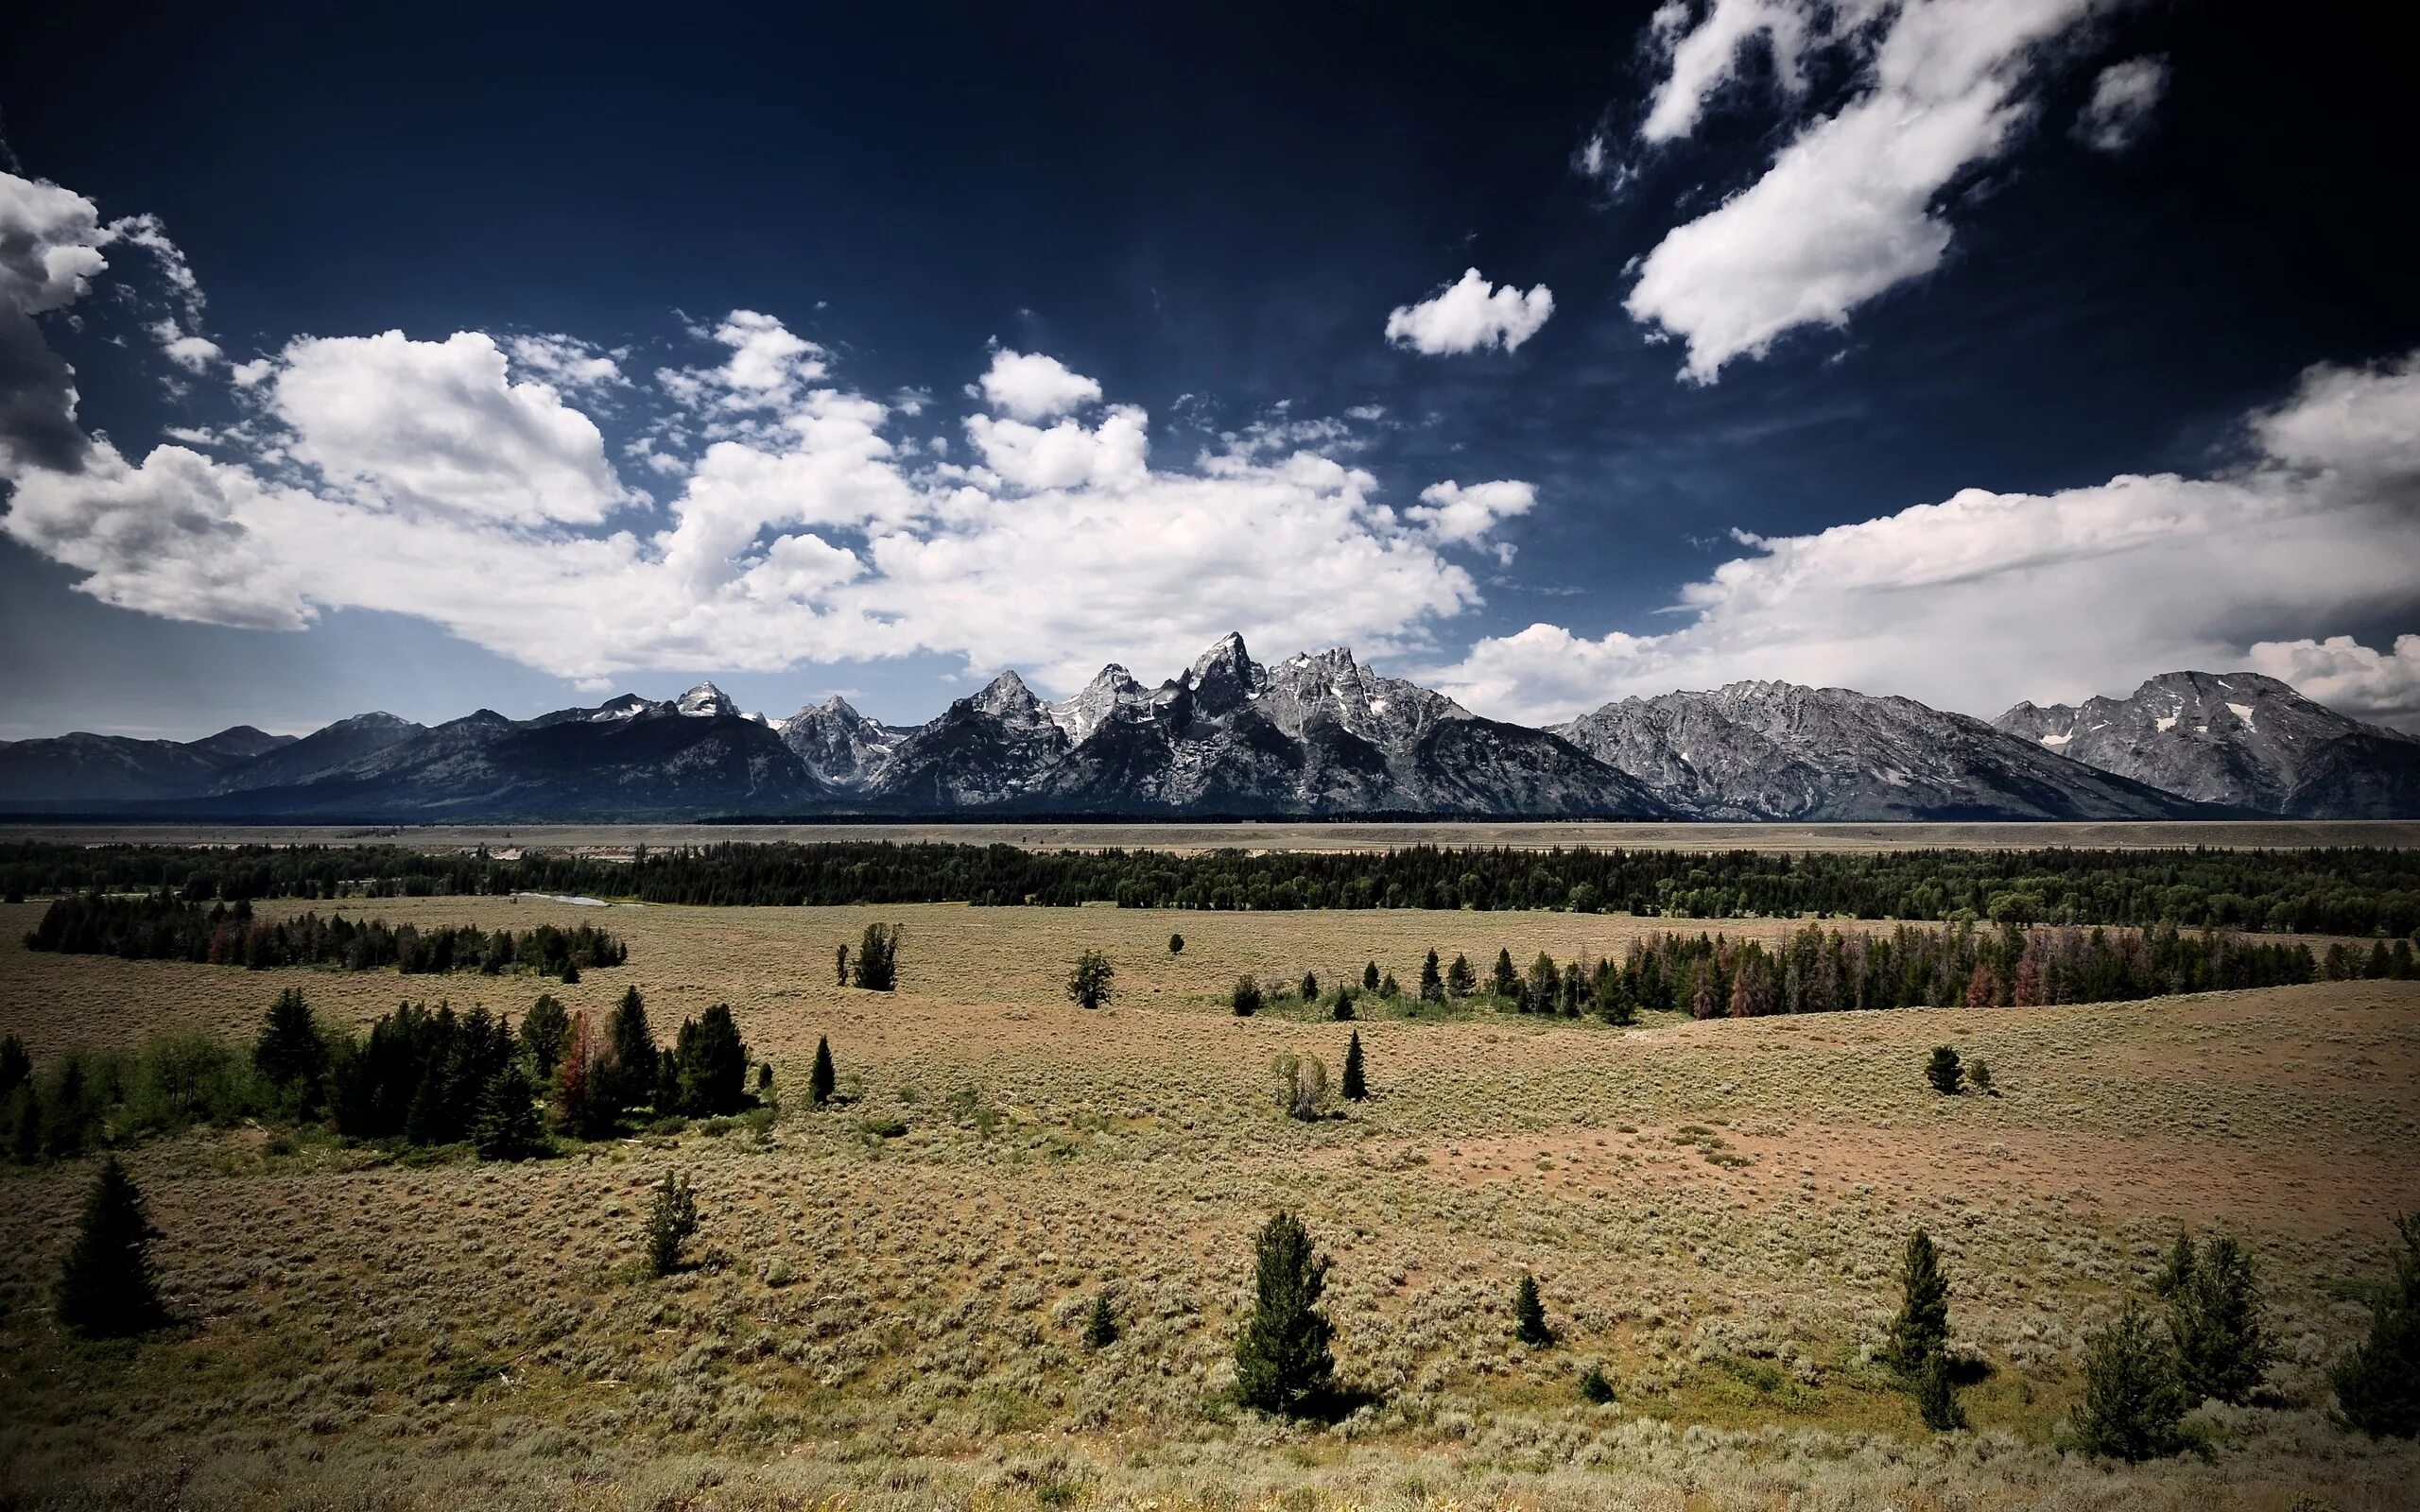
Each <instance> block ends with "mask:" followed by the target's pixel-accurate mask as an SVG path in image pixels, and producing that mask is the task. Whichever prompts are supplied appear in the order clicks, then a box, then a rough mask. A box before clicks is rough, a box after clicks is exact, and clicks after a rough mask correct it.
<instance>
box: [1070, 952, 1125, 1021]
mask: <svg viewBox="0 0 2420 1512" xmlns="http://www.w3.org/2000/svg"><path fill="white" fill-rule="evenodd" d="M1116 974H1117V968H1115V967H1114V966H1112V965H1110V964H1109V957H1108V956H1106V955H1103V954H1101V953H1100V952H1098V951H1086V952H1084V954H1081V955H1079V956H1077V957H1076V969H1075V970H1074V971H1071V972H1069V973H1068V974H1067V1001H1068V1002H1070V1003H1073V1004H1074V1005H1076V1006H1078V1007H1080V1008H1084V1009H1087V1010H1089V1009H1093V1008H1098V1007H1099V1006H1100V1005H1102V1004H1104V1003H1107V1002H1108V1001H1109V1000H1110V998H1111V997H1112V996H1113V995H1114V993H1113V991H1112V989H1111V988H1110V985H1109V984H1110V979H1111V978H1112V977H1114V976H1115V975H1116Z"/></svg>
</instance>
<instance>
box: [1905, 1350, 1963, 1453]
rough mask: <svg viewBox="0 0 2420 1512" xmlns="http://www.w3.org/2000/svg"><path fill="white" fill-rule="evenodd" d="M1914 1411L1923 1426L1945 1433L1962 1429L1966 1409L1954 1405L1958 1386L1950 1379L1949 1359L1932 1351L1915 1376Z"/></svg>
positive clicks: (1944, 1353)
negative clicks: (1922, 1367)
mask: <svg viewBox="0 0 2420 1512" xmlns="http://www.w3.org/2000/svg"><path fill="white" fill-rule="evenodd" d="M1915 1385H1916V1411H1917V1413H1918V1414H1919V1415H1921V1416H1922V1417H1923V1418H1924V1420H1925V1426H1926V1427H1927V1428H1929V1429H1931V1430H1932V1431H1933V1432H1934V1433H1936V1434H1946V1433H1949V1432H1951V1431H1952V1430H1954V1429H1959V1428H1963V1427H1965V1426H1966V1409H1965V1408H1963V1407H1962V1406H1960V1405H1959V1404H1958V1383H1956V1382H1955V1381H1953V1380H1951V1379H1950V1374H1949V1356H1948V1354H1947V1353H1946V1352H1945V1351H1941V1350H1936V1351H1934V1353H1933V1356H1932V1358H1930V1359H1928V1360H1927V1361H1926V1362H1925V1365H1924V1369H1923V1370H1922V1371H1920V1372H1918V1374H1917V1376H1916V1383H1915Z"/></svg>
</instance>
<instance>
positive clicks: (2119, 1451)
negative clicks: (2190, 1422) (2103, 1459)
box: [2076, 1302, 2187, 1464]
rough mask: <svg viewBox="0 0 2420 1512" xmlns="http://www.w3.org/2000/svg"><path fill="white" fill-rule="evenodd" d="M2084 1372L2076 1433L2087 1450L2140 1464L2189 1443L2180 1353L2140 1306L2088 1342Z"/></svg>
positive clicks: (2131, 1307)
mask: <svg viewBox="0 0 2420 1512" xmlns="http://www.w3.org/2000/svg"><path fill="white" fill-rule="evenodd" d="M2083 1371H2084V1382H2083V1409H2082V1411H2081V1413H2080V1414H2079V1416H2078V1418H2077V1425H2076V1437H2077V1442H2078V1443H2079V1444H2080V1445H2081V1446H2082V1447H2083V1450H2084V1452H2087V1453H2092V1454H2105V1455H2108V1456H2110V1457H2111V1458H2114V1459H2122V1460H2125V1461H2126V1462H2128V1463H2129V1464H2135V1463H2139V1462H2141V1461H2143V1460H2147V1459H2157V1458H2159V1457H2160V1456H2161V1455H2164V1454H2173V1453H2175V1452H2177V1451H2178V1450H2179V1449H2181V1448H2183V1447H2184V1442H2185V1440H2184V1435H2183V1434H2182V1433H2181V1432H2179V1430H2178V1424H2180V1423H2181V1422H2183V1421H2184V1418H2185V1412H2186V1408H2187V1401H2186V1400H2185V1389H2184V1387H2183V1386H2182V1385H2180V1384H2179V1383H2178V1382H2177V1379H2176V1354H2175V1351H2174V1350H2173V1349H2171V1348H2170V1347H2169V1342H2168V1340H2167V1339H2165V1338H2163V1337H2161V1336H2160V1332H2159V1330H2158V1326H2157V1325H2156V1324H2154V1323H2153V1322H2152V1320H2151V1318H2150V1316H2149V1315H2148V1314H2145V1313H2144V1312H2143V1310H2142V1308H2141V1307H2139V1306H2137V1305H2136V1304H2135V1303H2133V1302H2129V1303H2127V1304H2126V1311H2125V1312H2123V1313H2121V1314H2118V1319H2117V1321H2116V1322H2113V1323H2111V1324H2110V1325H2109V1326H2108V1327H2107V1328H2105V1329H2102V1330H2101V1331H2100V1332H2099V1333H2097V1334H2095V1335H2093V1336H2092V1337H2091V1338H2090V1339H2088V1340H2086V1341H2085V1344H2084V1362H2083Z"/></svg>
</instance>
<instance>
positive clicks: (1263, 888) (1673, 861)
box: [0, 841, 2420, 938]
mask: <svg viewBox="0 0 2420 1512" xmlns="http://www.w3.org/2000/svg"><path fill="white" fill-rule="evenodd" d="M0 886H5V887H6V889H7V891H8V894H9V896H11V897H25V896H29V895H49V894H55V893H61V892H68V891H76V890H83V889H93V888H114V889H125V888H135V887H141V888H165V889H168V890H171V891H173V892H174V893H176V894H177V895H178V896H180V897H182V898H184V899H186V900H187V901H190V902H209V901H212V900H217V901H223V902H235V901H238V900H242V899H257V898H269V897H296V898H306V899H334V898H339V897H372V898H374V897H392V896H456V895H500V894H510V893H514V892H553V893H583V894H592V895H596V896H600V897H619V898H634V899H638V900H641V901H644V902H659V903H692V904H707V905H713V904H760V905H761V904H771V905H794V904H810V903H811V904H844V903H873V904H882V903H908V902H972V903H979V904H989V905H1022V904H1031V905H1037V906H1073V905H1075V904H1078V903H1084V902H1116V903H1118V904H1120V905H1122V906H1126V907H1138V908H1185V909H1304V908H1473V909H1482V910H1500V909H1523V908H1529V909H1535V908H1558V909H1567V910H1573V911H1578V912H1620V913H1632V914H1640V915H1660V916H1667V917H1673V918H1685V919H1714V918H1772V917H1784V918H1794V917H1798V916H1801V915H1808V914H1812V915H1819V916H1820V915H1839V916H1842V917H1847V918H1856V919H1929V920H1951V919H1962V918H1963V919H1976V920H1979V921H1987V922H1994V923H2015V924H2034V923H2071V924H2123V925H2129V926H2135V927H2145V926H2149V925H2152V924H2159V923H2173V924H2176V925H2179V926H2180V927H2183V928H2187V929H2202V928H2210V929H2237V930H2256V931H2264V932H2272V933H2296V934H2336V935H2359V936H2372V935H2377V936H2386V937H2390V938H2393V937H2404V938H2409V937H2411V936H2412V935H2413V932H2414V931H2415V930H2420V851H2402V850H2389V849H2376V848H2337V849H2309V850H2220V849H2205V848H2198V847H2197V848H2194V849H2189V850H2186V849H2176V850H2142V851H2102V850H2070V849H2065V848H2050V849H2040V850H2031V851H1948V850H1910V851H1874V852H1851V851H1833V852H1811V853H1807V854H1792V853H1784V852H1765V851H1654V850H1629V849H1603V850H1598V849H1580V850H1568V851H1566V850H1560V849H1557V850H1546V851H1530V850H1516V849H1511V848H1506V847H1442V846H1428V845H1414V846H1406V847H1402V848H1400V849H1396V850H1392V851H1341V852H1304V851H1275V852H1269V853H1262V854H1250V853H1246V852H1245V851H1205V852H1199V853H1188V854H1182V855H1180V854H1174V853H1170V852H1166V851H1124V850H1108V851H1029V850H1025V849H1022V848H1019V847H1016V846H1009V845H991V846H977V845H963V844H954V843H942V842H916V843H904V844H903V843H896V842H891V841H832V842H816V843H787V842H784V843H773V844H737V843H732V844H719V845H708V846H684V847H675V848H670V849H662V850H657V849H649V848H646V847H641V848H639V849H638V850H637V851H635V852H634V853H633V854H632V855H631V858H630V859H628V860H627V861H624V860H608V859H603V858H598V857H593V856H579V855H570V854H562V853H555V852H545V851H537V852H527V853H524V854H521V855H519V856H516V857H513V858H510V859H506V858H503V857H498V856H494V855H492V854H490V853H489V852H488V851H485V850H483V849H482V850H477V851H452V852H425V851H414V850H411V849H408V848H406V847H401V846H295V847H269V846H239V847H177V846H121V845H111V846H75V845H61V844H56V843H51V842H39V841H22V842H12V843H9V844H7V845H0Z"/></svg>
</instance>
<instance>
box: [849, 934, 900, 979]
mask: <svg viewBox="0 0 2420 1512" xmlns="http://www.w3.org/2000/svg"><path fill="white" fill-rule="evenodd" d="M849 971H850V980H851V981H853V982H855V983H856V985H857V986H858V987H860V988H864V989H865V990H867V991H869V992H893V991H897V990H898V988H899V926H898V925H896V924H868V925H867V926H866V932H865V936H864V937H863V938H861V939H859V940H858V941H857V958H856V962H855V963H854V964H853V965H851V967H850V968H849Z"/></svg>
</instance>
